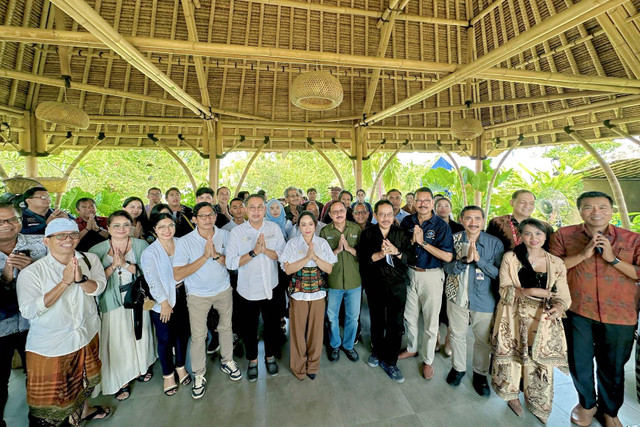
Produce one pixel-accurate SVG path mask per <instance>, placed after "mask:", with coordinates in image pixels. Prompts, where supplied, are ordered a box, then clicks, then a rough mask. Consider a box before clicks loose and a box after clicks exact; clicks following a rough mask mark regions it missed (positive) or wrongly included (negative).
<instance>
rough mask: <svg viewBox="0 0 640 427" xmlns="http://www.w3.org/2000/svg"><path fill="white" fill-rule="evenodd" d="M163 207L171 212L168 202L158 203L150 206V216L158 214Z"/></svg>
mask: <svg viewBox="0 0 640 427" xmlns="http://www.w3.org/2000/svg"><path fill="white" fill-rule="evenodd" d="M163 209H168V210H169V212H172V211H171V208H170V207H169V205H168V204H166V203H158V204H157V205H153V207H152V208H151V212H150V216H154V215H158V214H159V213H160V211H161V210H163Z"/></svg>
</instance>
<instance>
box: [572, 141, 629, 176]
mask: <svg viewBox="0 0 640 427" xmlns="http://www.w3.org/2000/svg"><path fill="white" fill-rule="evenodd" d="M605 160H606V162H607V163H608V164H609V166H610V167H611V169H612V170H613V173H614V174H615V176H616V177H617V178H618V179H637V180H640V148H639V147H636V146H631V147H629V146H623V147H620V148H619V149H618V150H616V151H614V152H613V153H611V154H609V155H607V156H605ZM581 173H582V177H583V179H607V177H606V175H605V173H604V171H603V170H602V167H600V166H594V167H591V168H589V169H586V170H584V171H582V172H581Z"/></svg>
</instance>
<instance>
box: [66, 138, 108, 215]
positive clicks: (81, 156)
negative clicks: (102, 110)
mask: <svg viewBox="0 0 640 427" xmlns="http://www.w3.org/2000/svg"><path fill="white" fill-rule="evenodd" d="M103 139H104V138H102V139H98V138H96V139H95V140H94V141H93V142H92V143H90V144H89V145H87V146H86V147H85V149H84V150H82V151H81V152H80V154H78V155H77V156H76V158H75V159H73V161H72V162H71V164H69V166H68V167H67V170H66V171H64V174H63V175H62V179H63V180H64V182H65V185H66V182H67V181H68V180H69V177H70V176H71V173H72V172H73V171H74V169H75V168H76V166H78V164H79V163H80V161H81V160H82V159H84V157H85V156H86V155H87V154H89V152H90V151H91V150H93V149H94V148H95V147H96V146H97V145H98V144H100V142H102V140H103ZM63 194H64V193H56V203H55V207H56V209H59V208H60V203H61V202H62V195H63Z"/></svg>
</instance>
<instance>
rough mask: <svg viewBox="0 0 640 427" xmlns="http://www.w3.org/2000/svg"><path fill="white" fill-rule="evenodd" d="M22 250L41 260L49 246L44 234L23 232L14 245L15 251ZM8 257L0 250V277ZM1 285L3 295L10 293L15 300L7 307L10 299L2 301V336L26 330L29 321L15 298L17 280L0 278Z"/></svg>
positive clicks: (0, 323)
mask: <svg viewBox="0 0 640 427" xmlns="http://www.w3.org/2000/svg"><path fill="white" fill-rule="evenodd" d="M20 250H29V251H31V253H30V254H29V256H30V257H31V259H33V260H34V261H36V260H39V259H40V258H42V257H43V256H45V255H46V254H47V247H46V246H45V245H44V243H42V236H29V235H27V236H23V235H22V234H18V236H17V238H16V245H15V246H14V247H13V251H20ZM13 251H12V252H13ZM7 258H9V256H8V255H5V253H4V252H0V277H2V273H3V272H4V267H5V265H6V263H7ZM13 277H14V279H15V278H16V277H17V276H16V271H15V270H14V273H13ZM0 286H3V287H5V290H4V291H3V296H5V298H6V297H8V296H9V295H7V294H10V295H11V299H12V300H13V301H12V303H11V305H10V306H7V307H5V306H4V305H5V304H7V303H9V301H2V303H3V310H4V313H3V316H2V317H4V318H3V319H2V320H0V337H6V336H7V335H11V334H15V333H17V332H23V331H26V330H27V329H29V322H28V321H27V320H26V319H25V318H24V317H22V316H21V315H20V310H19V308H18V305H17V300H15V298H16V289H15V282H11V283H4V280H3V279H1V278H0ZM13 303H15V305H13Z"/></svg>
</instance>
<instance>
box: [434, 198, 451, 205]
mask: <svg viewBox="0 0 640 427" xmlns="http://www.w3.org/2000/svg"><path fill="white" fill-rule="evenodd" d="M443 200H444V201H446V202H447V203H449V207H453V204H452V203H451V200H449V199H448V198H447V197H444V196H443V197H438V201H437V202H436V206H438V203H440V202H441V201H443Z"/></svg>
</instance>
